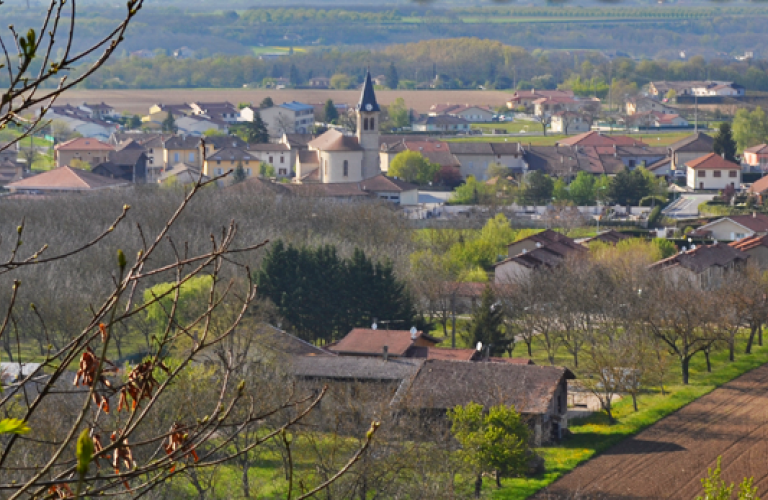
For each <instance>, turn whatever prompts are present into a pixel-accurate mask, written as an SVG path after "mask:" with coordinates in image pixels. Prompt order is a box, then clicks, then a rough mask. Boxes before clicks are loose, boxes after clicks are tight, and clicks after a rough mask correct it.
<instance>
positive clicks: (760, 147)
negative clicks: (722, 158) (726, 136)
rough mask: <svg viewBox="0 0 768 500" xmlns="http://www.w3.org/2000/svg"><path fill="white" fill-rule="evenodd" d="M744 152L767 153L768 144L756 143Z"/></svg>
mask: <svg viewBox="0 0 768 500" xmlns="http://www.w3.org/2000/svg"><path fill="white" fill-rule="evenodd" d="M744 152H745V153H755V154H768V144H758V145H757V146H752V147H751V148H747V149H745V150H744Z"/></svg>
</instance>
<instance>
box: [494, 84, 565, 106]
mask: <svg viewBox="0 0 768 500" xmlns="http://www.w3.org/2000/svg"><path fill="white" fill-rule="evenodd" d="M547 97H574V95H573V91H572V90H536V89H531V90H516V91H515V93H514V94H512V98H510V99H509V100H508V101H507V108H509V109H516V108H518V107H520V106H524V107H526V108H527V107H531V106H533V102H534V101H537V100H539V99H542V98H547Z"/></svg>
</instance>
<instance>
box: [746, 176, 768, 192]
mask: <svg viewBox="0 0 768 500" xmlns="http://www.w3.org/2000/svg"><path fill="white" fill-rule="evenodd" d="M766 190H768V175H766V176H764V177H761V178H759V179H758V180H756V181H755V182H753V183H752V185H751V186H749V192H750V193H756V194H759V193H763V192H765V191H766Z"/></svg>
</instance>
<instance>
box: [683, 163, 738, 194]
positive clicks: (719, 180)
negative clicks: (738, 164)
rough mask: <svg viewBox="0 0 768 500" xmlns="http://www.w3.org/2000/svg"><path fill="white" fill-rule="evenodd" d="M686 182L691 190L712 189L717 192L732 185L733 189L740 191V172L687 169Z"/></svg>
mask: <svg viewBox="0 0 768 500" xmlns="http://www.w3.org/2000/svg"><path fill="white" fill-rule="evenodd" d="M687 180H688V182H687V185H688V187H689V188H691V189H713V190H718V191H719V190H722V189H725V188H726V187H728V186H731V185H732V186H733V188H734V189H737V190H738V189H741V170H740V169H727V170H716V169H710V168H699V169H697V168H690V167H688V179H687Z"/></svg>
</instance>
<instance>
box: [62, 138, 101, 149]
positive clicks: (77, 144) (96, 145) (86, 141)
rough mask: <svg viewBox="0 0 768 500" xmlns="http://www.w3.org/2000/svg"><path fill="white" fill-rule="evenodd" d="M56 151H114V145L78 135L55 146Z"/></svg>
mask: <svg viewBox="0 0 768 500" xmlns="http://www.w3.org/2000/svg"><path fill="white" fill-rule="evenodd" d="M56 150H57V151H114V150H115V148H114V146H112V145H110V144H107V143H106V142H101V141H99V140H97V139H93V138H91V137H78V138H76V139H71V140H69V141H67V142H62V143H61V144H58V145H57V146H56Z"/></svg>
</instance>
